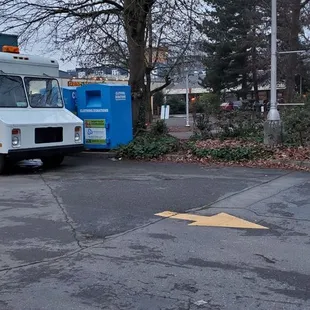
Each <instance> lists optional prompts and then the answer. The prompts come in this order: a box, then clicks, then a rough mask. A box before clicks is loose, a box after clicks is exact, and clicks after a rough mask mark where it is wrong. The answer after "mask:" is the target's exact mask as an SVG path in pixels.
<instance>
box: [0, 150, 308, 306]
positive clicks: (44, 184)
mask: <svg viewBox="0 0 310 310" xmlns="http://www.w3.org/2000/svg"><path fill="white" fill-rule="evenodd" d="M0 215H1V216H0V240H1V242H0V275H1V276H0V309H1V310H2V309H3V310H9V309H12V310H19V309H20V310H28V309H29V310H32V309H35V310H41V309H42V310H43V309H48V310H54V309H55V310H56V309H57V310H58V309H64V310H69V309H85V310H88V309H90V310H93V309H112V310H114V309H141V310H153V309H191V310H193V309H208V310H210V309H212V310H243V309H244V310H252V309H262V310H273V309H275V310H284V309H285V310H286V309H294V310H295V309H299V310H300V309H301V310H303V309H305V310H306V309H310V281H309V277H310V264H309V263H308V257H309V256H310V247H309V244H310V240H309V234H310V174H309V173H302V172H292V171H280V170H260V169H247V168H228V167H227V168H221V167H203V166H199V165H194V164H192V165H189V164H187V165H186V164H172V163H143V162H127V161H112V160H108V159H101V158H98V157H95V156H92V155H89V156H84V157H79V156H78V157H68V158H67V159H66V161H65V163H64V165H63V166H62V167H61V168H59V169H55V170H49V171H44V170H42V169H41V168H40V167H39V166H37V165H36V164H33V166H32V167H28V166H26V167H17V168H15V169H13V170H12V171H11V173H10V174H9V175H6V176H1V177H0Z"/></svg>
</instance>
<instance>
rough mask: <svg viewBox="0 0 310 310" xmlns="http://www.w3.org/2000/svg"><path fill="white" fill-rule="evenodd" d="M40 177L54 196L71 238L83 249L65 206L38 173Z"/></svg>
mask: <svg viewBox="0 0 310 310" xmlns="http://www.w3.org/2000/svg"><path fill="white" fill-rule="evenodd" d="M40 177H41V179H42V181H43V182H44V184H45V185H46V186H47V187H48V188H49V189H50V191H51V194H52V196H53V197H54V199H55V201H56V203H57V205H58V207H59V209H60V210H61V212H62V214H63V215H64V217H65V222H66V223H67V224H68V225H69V227H70V229H71V232H72V235H73V238H74V240H75V241H76V243H77V245H78V247H79V248H80V249H83V248H84V246H82V245H81V241H80V240H79V238H78V236H77V230H76V228H75V227H74V221H73V220H72V219H71V218H70V216H69V214H68V212H67V211H66V208H65V207H64V206H63V205H62V203H61V202H60V201H59V199H58V196H57V195H56V194H55V193H54V190H53V188H52V187H51V186H50V185H49V184H48V182H47V181H46V180H45V179H44V177H43V175H42V174H40Z"/></svg>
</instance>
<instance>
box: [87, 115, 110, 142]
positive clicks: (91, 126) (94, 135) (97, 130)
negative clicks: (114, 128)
mask: <svg viewBox="0 0 310 310" xmlns="http://www.w3.org/2000/svg"><path fill="white" fill-rule="evenodd" d="M84 124H85V142H86V143H87V144H106V143H107V131H106V128H105V120H104V119H86V120H84Z"/></svg>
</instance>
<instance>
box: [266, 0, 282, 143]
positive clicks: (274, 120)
mask: <svg viewBox="0 0 310 310" xmlns="http://www.w3.org/2000/svg"><path fill="white" fill-rule="evenodd" d="M270 73H271V74H270V110H269V112H268V115H267V121H266V122H265V124H264V143H265V144H266V145H269V146H271V147H273V146H277V145H279V144H281V143H282V123H281V120H280V114H279V111H278V109H277V0H271V72H270Z"/></svg>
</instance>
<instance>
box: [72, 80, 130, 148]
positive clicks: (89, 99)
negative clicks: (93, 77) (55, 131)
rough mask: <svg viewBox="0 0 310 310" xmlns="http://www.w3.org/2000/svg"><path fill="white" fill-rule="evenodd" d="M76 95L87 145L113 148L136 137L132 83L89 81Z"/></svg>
mask: <svg viewBox="0 0 310 310" xmlns="http://www.w3.org/2000/svg"><path fill="white" fill-rule="evenodd" d="M76 95H77V108H78V109H77V111H78V117H79V118H80V119H82V120H83V122H84V146H85V148H86V149H90V150H91V149H113V148H115V147H117V146H119V145H123V144H128V143H129V142H130V141H131V140H132V139H133V135H132V111H131V91H130V86H127V85H109V84H87V85H83V86H80V87H77V89H76Z"/></svg>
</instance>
